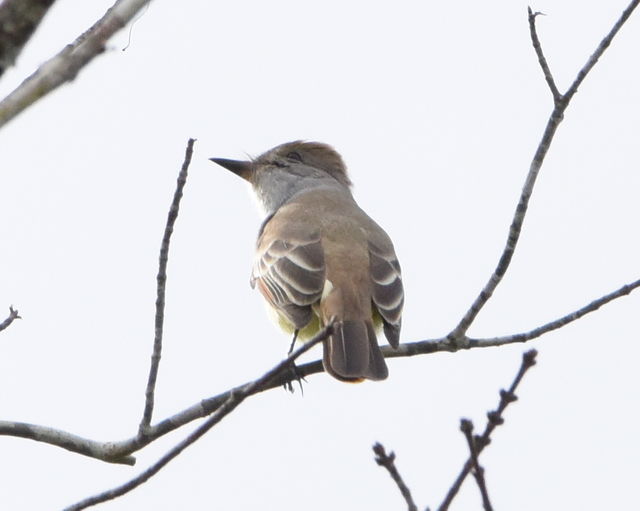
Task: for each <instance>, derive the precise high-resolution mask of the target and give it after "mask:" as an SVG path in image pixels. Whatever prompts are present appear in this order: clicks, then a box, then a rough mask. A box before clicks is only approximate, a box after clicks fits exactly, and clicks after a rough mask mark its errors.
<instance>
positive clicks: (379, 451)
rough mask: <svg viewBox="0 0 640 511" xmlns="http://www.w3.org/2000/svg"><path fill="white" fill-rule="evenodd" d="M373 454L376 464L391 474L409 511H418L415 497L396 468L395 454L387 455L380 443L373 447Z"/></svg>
mask: <svg viewBox="0 0 640 511" xmlns="http://www.w3.org/2000/svg"><path fill="white" fill-rule="evenodd" d="M373 452H374V453H375V455H376V456H375V458H374V459H375V461H376V463H377V464H378V465H380V466H381V467H384V468H386V469H387V472H389V475H390V476H391V479H393V480H394V482H395V483H396V485H397V486H398V489H399V490H400V493H401V494H402V497H403V498H404V500H405V502H406V503H407V508H408V510H409V511H418V506H416V503H415V502H414V501H413V497H412V496H411V490H409V487H408V486H407V485H406V484H405V482H404V480H403V479H402V476H401V475H400V472H398V469H397V468H396V463H395V461H396V455H395V453H393V452H390V453H389V454H387V453H386V452H385V450H384V446H383V445H382V444H380V443H378V442H376V443H375V444H374V445H373Z"/></svg>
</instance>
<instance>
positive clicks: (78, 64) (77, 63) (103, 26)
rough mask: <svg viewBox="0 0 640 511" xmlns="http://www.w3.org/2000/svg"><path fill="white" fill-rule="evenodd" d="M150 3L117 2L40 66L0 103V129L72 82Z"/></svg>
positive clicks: (136, 0) (125, 0)
mask: <svg viewBox="0 0 640 511" xmlns="http://www.w3.org/2000/svg"><path fill="white" fill-rule="evenodd" d="M150 1H151V0H117V1H116V3H114V4H113V6H112V7H111V8H110V9H109V10H108V11H107V12H106V13H105V14H104V16H103V17H102V18H101V19H100V20H98V21H97V22H96V23H95V24H94V25H93V26H92V27H91V28H89V30H87V31H86V32H85V33H84V34H82V35H81V36H80V37H78V38H77V39H76V40H75V41H74V42H73V43H71V44H69V45H67V46H65V48H64V49H62V51H60V52H59V53H58V54H57V55H56V56H55V57H52V58H51V59H49V60H48V61H47V62H45V63H44V64H42V65H41V66H40V67H39V68H38V70H37V71H36V72H35V73H33V74H32V75H31V76H29V77H28V78H27V79H26V80H25V81H23V82H22V83H21V84H20V85H19V86H18V87H17V88H16V89H15V90H14V91H13V92H12V93H11V94H9V95H8V96H7V97H6V98H4V99H3V100H2V101H0V127H2V126H4V125H5V124H6V123H7V122H9V121H10V120H11V119H13V118H14V117H15V116H17V115H18V114H19V113H20V112H22V111H23V110H25V109H26V108H28V107H29V106H31V105H32V104H33V103H35V102H36V101H38V100H39V99H40V98H42V97H44V96H46V95H47V94H48V93H49V92H51V91H52V90H54V89H56V88H57V87H59V86H60V85H62V84H63V83H65V82H69V81H71V80H73V79H74V78H75V77H76V76H77V74H78V72H79V71H80V70H81V69H82V68H83V67H84V66H86V65H87V64H88V63H89V62H90V61H91V60H93V58H94V57H96V56H97V55H98V54H100V53H102V52H103V51H104V47H105V44H106V42H107V41H108V40H109V38H111V36H112V35H113V34H115V33H116V32H117V31H118V30H120V29H121V28H123V27H124V26H125V25H126V24H127V23H128V22H129V21H131V19H132V18H133V17H134V16H135V15H136V13H137V12H138V11H139V10H140V9H141V8H142V7H144V6H145V5H146V4H147V3H149V2H150Z"/></svg>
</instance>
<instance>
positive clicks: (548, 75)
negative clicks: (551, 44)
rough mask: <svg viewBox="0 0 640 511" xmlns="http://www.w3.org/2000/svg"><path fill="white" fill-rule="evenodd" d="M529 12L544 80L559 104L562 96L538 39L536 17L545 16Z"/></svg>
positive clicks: (528, 9)
mask: <svg viewBox="0 0 640 511" xmlns="http://www.w3.org/2000/svg"><path fill="white" fill-rule="evenodd" d="M527 12H528V13H529V32H530V34H531V42H532V43H533V49H534V50H535V51H536V55H537V56H538V62H539V63H540V67H541V68H542V72H543V74H544V79H545V80H546V81H547V85H549V89H550V90H551V95H552V96H553V102H554V103H555V104H558V103H559V102H560V101H561V100H562V94H560V91H559V90H558V87H556V82H555V80H554V79H553V75H552V74H551V70H550V69H549V65H548V64H547V59H546V58H545V56H544V53H543V52H542V46H541V45H540V39H538V32H537V31H536V17H537V16H541V15H542V16H544V14H543V13H541V12H535V13H534V12H533V11H532V10H531V7H527Z"/></svg>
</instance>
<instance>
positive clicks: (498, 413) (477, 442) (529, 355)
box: [438, 350, 538, 511]
mask: <svg viewBox="0 0 640 511" xmlns="http://www.w3.org/2000/svg"><path fill="white" fill-rule="evenodd" d="M537 354H538V352H537V351H536V350H530V351H527V352H526V353H524V354H523V355H522V363H521V364H520V369H519V370H518V373H517V374H516V377H515V378H514V380H513V382H512V383H511V386H510V387H509V390H501V391H500V403H499V404H498V408H496V409H495V410H494V411H491V412H488V413H487V419H488V420H487V425H486V427H485V429H484V431H483V433H482V435H480V436H477V437H475V438H474V442H473V444H474V447H475V451H476V457H477V456H478V455H479V454H480V453H481V452H482V450H483V449H484V448H485V447H486V446H487V445H489V443H490V441H491V433H493V430H494V429H495V428H496V427H498V426H499V425H501V424H502V423H504V419H503V418H502V414H503V413H504V411H505V409H506V408H507V406H509V403H513V402H514V401H516V400H517V399H518V398H517V396H516V394H515V391H516V389H517V388H518V385H519V384H520V382H521V381H522V378H523V377H524V375H525V373H526V372H527V371H528V370H529V369H530V368H531V367H533V366H534V365H535V363H536V356H537ZM473 466H474V463H473V454H472V455H471V456H470V457H469V459H468V460H467V462H466V463H465V464H464V466H463V467H462V471H461V472H460V474H459V475H458V477H457V478H456V480H455V481H454V483H453V484H452V485H451V488H449V492H448V493H447V495H446V497H445V499H444V501H443V502H442V504H440V507H439V508H438V511H446V510H447V509H449V506H450V505H451V502H452V501H453V499H454V497H455V496H456V495H457V494H458V491H459V490H460V487H461V486H462V483H463V482H464V480H465V479H466V477H467V475H468V474H469V471H470V470H471V469H472V468H473Z"/></svg>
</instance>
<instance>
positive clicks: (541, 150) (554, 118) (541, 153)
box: [448, 0, 640, 345]
mask: <svg viewBox="0 0 640 511" xmlns="http://www.w3.org/2000/svg"><path fill="white" fill-rule="evenodd" d="M638 2H640V0H633V1H632V2H631V3H630V4H629V6H628V7H627V8H626V9H625V11H624V12H623V14H622V16H621V17H620V19H619V20H618V21H617V22H616V24H615V25H614V27H613V28H612V29H611V31H610V32H609V34H607V36H606V37H605V38H604V39H603V40H602V42H601V43H600V45H599V46H598V49H597V50H596V52H595V53H594V54H593V55H592V56H591V57H590V58H589V60H588V61H587V63H586V64H585V66H584V67H583V68H582V69H581V70H580V72H579V73H578V76H577V77H576V79H575V81H574V82H573V84H572V85H571V87H570V88H569V90H568V91H567V92H566V94H564V95H560V97H559V98H556V95H555V92H554V89H553V88H552V93H553V94H554V99H555V101H554V105H555V106H554V108H553V111H552V112H551V115H550V116H549V119H548V121H547V125H546V127H545V130H544V133H543V135H542V140H541V141H540V143H539V144H538V147H537V149H536V152H535V154H534V156H533V160H532V161H531V165H530V167H529V173H528V174H527V177H526V179H525V183H524V186H523V188H522V193H521V194H520V199H519V200H518V205H517V206H516V210H515V212H514V215H513V219H512V221H511V225H510V227H509V234H508V236H507V242H506V244H505V247H504V249H503V251H502V255H501V256H500V259H499V261H498V264H497V266H496V268H495V270H494V271H493V273H492V274H491V277H490V278H489V281H488V282H487V283H486V284H485V286H484V287H483V288H482V290H481V291H480V294H479V295H478V296H477V297H476V299H475V300H474V301H473V303H472V304H471V306H470V307H469V310H468V311H467V312H466V313H465V315H464V316H463V318H462V319H461V320H460V322H459V323H458V325H457V326H456V327H455V328H454V329H453V330H452V331H451V333H450V334H449V335H448V338H449V342H451V343H452V344H455V345H461V344H464V343H465V341H466V337H465V334H466V332H467V330H468V329H469V327H470V326H471V323H473V321H474V320H475V318H476V316H477V315H478V313H479V312H480V310H481V309H482V308H483V307H484V305H485V304H486V303H487V301H488V300H489V298H491V296H492V295H493V292H494V291H495V290H496V288H497V287H498V284H500V282H501V281H502V277H504V274H505V273H506V271H507V269H508V268H509V265H510V264H511V258H512V257H513V254H514V252H515V249H516V245H517V243H518V239H519V238H520V232H521V231H522V224H523V223H524V218H525V215H526V214H527V208H528V206H529V199H530V198H531V194H532V193H533V187H534V185H535V182H536V178H537V177H538V173H539V172H540V168H541V167H542V163H543V162H544V158H545V156H546V154H547V152H548V150H549V147H550V146H551V142H552V141H553V137H554V135H555V133H556V130H557V129H558V126H559V125H560V123H561V122H562V119H563V116H564V111H565V110H566V109H567V107H568V106H569V103H570V101H571V98H572V97H573V95H574V94H575V92H576V91H577V89H578V86H579V85H580V84H581V83H582V81H583V80H584V79H585V77H586V76H587V74H588V73H589V71H591V69H592V68H593V66H594V65H595V63H596V62H597V60H598V59H599V58H600V56H601V55H602V53H603V52H604V51H605V50H606V49H607V47H608V46H609V44H610V43H611V40H612V39H613V37H614V36H615V35H616V33H617V32H618V31H619V30H620V27H622V25H623V24H624V22H625V21H626V20H627V19H628V18H629V16H630V15H631V13H632V12H633V10H634V9H635V8H636V6H637V5H638ZM529 22H530V24H533V23H534V22H535V15H532V14H531V9H529ZM531 37H532V38H534V39H533V46H534V48H535V49H536V53H537V54H538V59H539V60H540V56H541V55H542V50H541V49H540V42H539V41H538V38H537V34H536V31H535V27H534V28H533V29H532V30H531ZM541 65H542V62H541ZM543 72H544V73H545V78H546V79H547V83H549V77H550V76H551V74H550V71H549V70H548V66H546V61H544V66H543ZM547 72H548V73H549V74H548V75H547ZM552 83H553V81H552ZM549 86H550V87H551V84H549ZM554 87H555V85H554Z"/></svg>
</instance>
